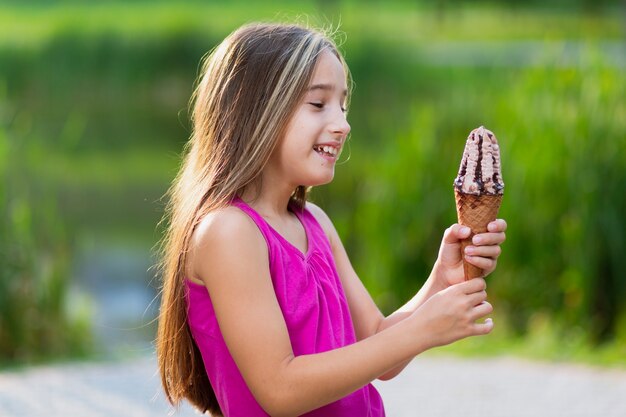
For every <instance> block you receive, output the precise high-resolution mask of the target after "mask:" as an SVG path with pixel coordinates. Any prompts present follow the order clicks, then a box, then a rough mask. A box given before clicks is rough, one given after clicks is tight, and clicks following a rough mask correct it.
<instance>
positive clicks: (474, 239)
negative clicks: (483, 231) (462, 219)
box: [472, 236, 483, 245]
mask: <svg viewBox="0 0 626 417" xmlns="http://www.w3.org/2000/svg"><path fill="white" fill-rule="evenodd" d="M482 241H483V239H482V238H481V237H480V236H474V238H473V239H472V242H474V244H475V245H480V244H481V243H482Z"/></svg>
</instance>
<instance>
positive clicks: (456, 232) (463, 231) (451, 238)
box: [443, 223, 472, 244]
mask: <svg viewBox="0 0 626 417" xmlns="http://www.w3.org/2000/svg"><path fill="white" fill-rule="evenodd" d="M471 233H472V230H471V229H470V228H469V227H467V226H461V225H460V224H458V223H455V224H453V225H452V226H450V227H448V228H447V229H446V231H445V233H444V234H443V242H444V243H447V244H454V243H459V241H461V240H463V239H467V238H468V237H469V236H470V234H471Z"/></svg>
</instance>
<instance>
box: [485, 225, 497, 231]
mask: <svg viewBox="0 0 626 417" xmlns="http://www.w3.org/2000/svg"><path fill="white" fill-rule="evenodd" d="M487 230H489V231H490V232H495V231H496V224H495V223H489V224H488V225H487Z"/></svg>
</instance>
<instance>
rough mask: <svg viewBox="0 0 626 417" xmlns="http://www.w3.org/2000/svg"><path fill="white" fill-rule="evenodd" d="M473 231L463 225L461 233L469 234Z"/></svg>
mask: <svg viewBox="0 0 626 417" xmlns="http://www.w3.org/2000/svg"><path fill="white" fill-rule="evenodd" d="M470 232H471V229H470V228H469V227H462V228H461V233H462V234H464V235H468V234H469V233H470Z"/></svg>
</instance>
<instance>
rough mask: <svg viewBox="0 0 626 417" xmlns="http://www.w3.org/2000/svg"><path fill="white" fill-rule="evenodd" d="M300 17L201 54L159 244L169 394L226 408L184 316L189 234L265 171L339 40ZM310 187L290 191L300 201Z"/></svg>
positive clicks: (161, 349)
mask: <svg viewBox="0 0 626 417" xmlns="http://www.w3.org/2000/svg"><path fill="white" fill-rule="evenodd" d="M331 36H332V35H327V34H325V33H324V32H322V31H319V30H313V29H308V28H306V27H303V26H300V25H296V24H266V23H252V24H247V25H245V26H242V27H240V28H239V29H237V30H236V31H234V32H233V33H231V34H230V35H229V36H228V37H227V38H226V39H224V41H223V42H222V43H221V44H220V45H219V46H217V47H216V48H215V49H214V50H213V51H212V52H211V53H210V54H209V55H208V56H206V58H205V59H204V61H203V65H202V73H201V74H200V78H199V82H198V83H197V86H196V89H195V92H194V94H193V95H192V98H191V102H190V105H191V106H193V111H192V118H191V119H192V123H193V131H192V134H191V138H190V140H189V142H188V143H187V145H186V147H185V150H184V156H183V163H182V166H181V169H180V172H179V173H178V176H177V177H176V179H175V180H174V182H173V184H172V187H171V188H170V190H169V191H168V194H167V196H168V197H169V202H168V205H167V208H166V214H165V217H164V221H166V222H167V226H168V227H167V231H166V234H165V235H164V238H163V239H162V241H161V245H160V250H161V253H160V259H161V261H160V265H159V267H160V268H159V269H160V272H161V274H162V280H163V284H162V292H161V308H160V312H159V318H158V321H159V324H158V332H157V341H156V350H157V357H158V364H159V369H160V373H161V381H162V384H163V389H164V391H165V395H166V397H167V399H168V400H169V401H170V403H172V404H174V405H177V404H178V403H179V402H180V400H182V399H184V398H186V399H187V400H188V401H189V402H190V403H191V404H193V405H194V406H195V407H196V408H198V409H199V410H200V411H201V412H203V413H204V412H206V411H209V412H211V413H212V414H213V415H216V416H217V415H222V413H221V410H220V407H219V404H218V403H217V400H216V397H215V393H214V391H213V389H212V387H211V384H210V382H209V379H208V377H207V374H206V371H205V369H204V365H203V362H202V357H201V355H200V352H199V350H198V347H197V346H196V344H195V342H194V341H193V338H192V336H191V333H190V330H189V327H188V324H187V304H186V299H185V286H184V280H185V278H186V276H185V271H186V267H187V253H188V251H189V245H190V240H191V236H192V234H193V232H194V230H195V228H196V226H197V225H198V223H199V222H200V221H201V219H202V218H203V217H204V216H205V215H206V214H207V213H209V212H211V211H212V210H215V209H217V208H220V207H224V206H226V205H228V204H229V202H230V201H231V200H232V198H233V197H234V196H236V195H239V194H241V193H242V192H243V190H244V189H246V188H247V187H252V186H255V185H258V182H257V181H258V180H259V176H260V173H261V171H262V170H263V168H264V166H265V164H266V163H267V161H268V159H269V158H270V155H271V154H272V151H273V150H274V148H275V146H276V143H277V142H278V140H279V139H280V137H281V136H282V135H283V134H284V131H285V128H286V126H287V124H288V121H289V120H290V118H291V117H292V116H293V114H294V112H295V110H296V108H297V106H298V104H299V102H300V101H301V100H302V97H303V95H304V93H305V91H306V88H307V86H308V84H309V83H310V81H311V78H312V74H313V70H314V67H315V64H316V62H317V58H318V56H319V54H320V53H321V52H322V51H324V50H329V51H331V52H332V53H334V54H335V55H336V56H337V58H338V59H339V60H340V61H341V63H342V64H343V66H344V68H345V71H346V77H347V78H348V79H349V75H350V73H349V70H348V68H347V65H346V64H345V61H344V59H343V57H342V55H341V54H340V53H339V51H338V48H337V46H336V44H335V43H334V42H333V40H332V39H331ZM307 191H308V189H307V188H306V187H305V186H299V187H298V188H297V189H296V190H295V191H294V193H293V195H292V196H291V199H292V201H293V202H294V203H296V204H297V205H298V206H300V207H302V206H303V205H304V203H305V201H306V196H307Z"/></svg>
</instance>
